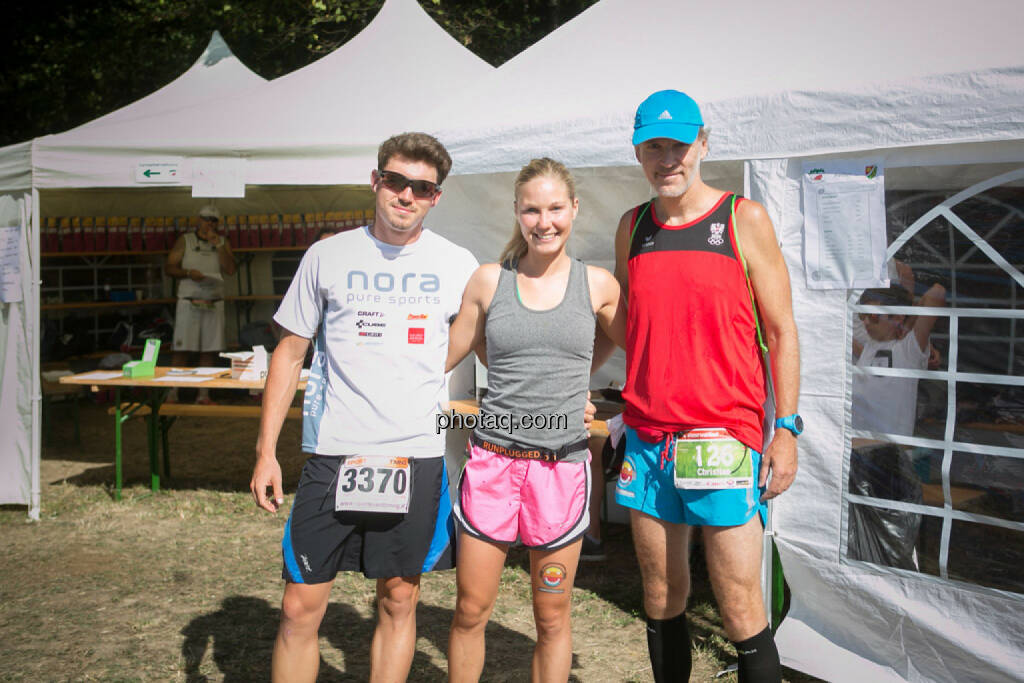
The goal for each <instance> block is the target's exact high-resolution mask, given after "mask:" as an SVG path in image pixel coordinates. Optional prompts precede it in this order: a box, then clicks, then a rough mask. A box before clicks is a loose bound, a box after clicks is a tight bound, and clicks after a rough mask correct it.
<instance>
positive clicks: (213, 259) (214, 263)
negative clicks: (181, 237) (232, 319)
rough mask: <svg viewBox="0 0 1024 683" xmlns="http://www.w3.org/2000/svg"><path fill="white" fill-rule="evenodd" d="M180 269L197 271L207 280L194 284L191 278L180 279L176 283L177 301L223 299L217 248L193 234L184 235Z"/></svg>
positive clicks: (222, 282) (222, 283)
mask: <svg viewBox="0 0 1024 683" xmlns="http://www.w3.org/2000/svg"><path fill="white" fill-rule="evenodd" d="M181 267H182V268H184V269H185V270H198V271H199V272H200V273H202V274H203V275H208V276H209V278H207V279H205V280H203V281H202V282H196V281H195V280H193V279H192V278H189V277H186V278H182V279H181V280H180V281H179V282H178V298H179V299H207V300H220V299H223V298H224V278H223V276H222V275H221V272H220V256H218V255H217V248H216V247H215V246H213V245H212V244H210V243H209V242H207V241H206V240H201V239H199V236H198V235H196V233H194V232H187V233H185V253H184V255H182V257H181Z"/></svg>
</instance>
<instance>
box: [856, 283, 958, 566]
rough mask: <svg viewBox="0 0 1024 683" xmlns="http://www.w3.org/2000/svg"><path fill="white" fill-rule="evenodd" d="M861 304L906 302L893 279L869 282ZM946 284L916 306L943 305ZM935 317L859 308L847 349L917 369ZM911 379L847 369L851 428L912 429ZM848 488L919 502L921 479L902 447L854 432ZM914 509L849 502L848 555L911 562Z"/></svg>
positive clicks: (908, 432) (870, 363)
mask: <svg viewBox="0 0 1024 683" xmlns="http://www.w3.org/2000/svg"><path fill="white" fill-rule="evenodd" d="M860 303H862V304H868V305H876V306H878V305H881V306H910V305H912V303H913V301H912V299H911V295H910V293H909V292H907V290H905V289H903V287H900V286H893V287H890V288H888V289H868V290H865V291H864V294H863V295H862V296H861V298H860ZM945 303H946V290H945V289H944V288H943V287H942V285H940V284H937V283H936V284H934V285H932V286H931V288H930V289H928V291H927V292H925V293H924V294H923V295H922V296H921V299H920V301H919V302H918V305H920V306H926V307H932V308H936V307H940V306H945ZM935 321H936V317H935V316H929V315H919V316H913V317H911V316H906V315H902V314H896V313H894V314H889V313H880V314H878V313H862V314H860V315H859V322H860V323H861V325H862V329H861V330H856V329H855V332H854V341H853V352H854V356H855V358H856V360H855V364H856V365H857V366H858V367H882V368H896V369H904V370H924V369H925V368H926V367H927V366H928V358H929V347H930V341H929V337H930V336H931V332H932V328H933V327H934V326H935ZM917 383H918V380H917V378H914V377H893V376H887V375H868V374H857V375H854V380H853V403H852V408H851V411H852V418H853V420H852V422H853V428H854V429H855V430H860V431H868V432H875V433H877V434H896V435H900V436H913V434H914V427H915V425H916V422H917ZM849 487H850V493H854V494H858V495H862V496H870V497H873V498H884V499H888V500H897V501H903V502H909V503H920V502H921V481H920V479H919V478H918V476H917V474H916V473H915V471H914V468H913V465H912V463H911V462H910V458H909V457H908V455H907V453H906V451H905V449H903V448H902V447H900V446H897V445H896V444H892V443H889V442H887V441H882V440H878V439H874V438H866V437H855V438H854V439H853V451H852V453H851V455H850V480H849ZM920 524H921V518H920V515H917V514H914V513H911V512H904V511H901V510H893V509H887V508H878V507H872V506H866V505H852V504H851V505H850V515H849V533H848V538H849V541H848V549H847V555H848V556H849V557H850V558H851V559H855V560H864V561H868V562H873V563H875V564H884V565H887V566H890V567H899V568H902V569H917V562H916V559H915V553H914V548H915V544H916V542H917V535H918V530H919V528H920Z"/></svg>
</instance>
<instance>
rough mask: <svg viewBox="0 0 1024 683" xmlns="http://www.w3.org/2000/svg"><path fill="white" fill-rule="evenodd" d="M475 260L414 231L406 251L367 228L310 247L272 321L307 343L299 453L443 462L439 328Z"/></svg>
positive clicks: (442, 333)
mask: <svg viewBox="0 0 1024 683" xmlns="http://www.w3.org/2000/svg"><path fill="white" fill-rule="evenodd" d="M477 265H478V264H477V260H476V258H474V257H473V255H472V254H471V253H470V252H469V250H467V249H463V248H462V247H460V246H457V245H455V244H453V243H452V242H449V241H448V240H446V239H445V238H443V237H441V236H440V235H437V234H436V233H433V232H431V231H429V230H427V229H424V230H423V232H422V233H421V234H420V237H419V239H417V240H416V241H415V242H413V243H412V244H408V245H406V246H395V245H391V244H386V243H384V242H381V241H379V240H377V239H375V238H374V237H373V236H372V235H371V234H370V230H369V228H368V227H363V228H359V229H356V230H350V231H348V232H344V233H341V234H339V235H335V236H333V237H330V238H327V239H325V240H321V241H319V242H316V243H314V244H313V245H312V246H310V247H309V249H308V250H307V251H306V254H305V256H303V258H302V262H301V263H300V264H299V268H298V271H297V272H296V273H295V278H294V279H293V280H292V283H291V285H290V286H289V287H288V292H287V293H286V294H285V295H284V299H283V300H282V301H281V306H280V307H279V308H278V310H277V313H276V314H275V315H274V320H276V321H277V323H278V324H280V325H281V326H282V327H284V328H285V329H286V330H288V331H290V332H292V333H294V334H297V335H299V336H301V337H306V338H307V339H313V364H312V368H311V369H310V373H309V380H308V382H307V385H306V393H305V397H304V399H303V406H302V450H303V451H305V452H307V453H317V454H319V455H354V454H359V455H388V456H404V457H410V458H427V457H440V456H442V455H444V447H445V439H444V433H443V432H442V433H440V434H438V433H436V432H437V429H436V415H437V413H438V411H439V410H440V408H441V406H442V405H443V403H444V402H445V401H447V396H446V395H445V393H446V387H445V378H444V364H445V358H446V356H447V353H448V327H449V324H450V322H449V321H450V320H452V319H454V316H455V314H457V313H458V311H459V305H460V303H461V301H462V292H463V290H464V289H465V287H466V282H468V280H469V277H470V275H472V274H473V271H474V270H475V269H476V267H477Z"/></svg>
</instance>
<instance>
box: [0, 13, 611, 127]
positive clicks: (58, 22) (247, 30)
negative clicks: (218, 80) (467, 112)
mask: <svg viewBox="0 0 1024 683" xmlns="http://www.w3.org/2000/svg"><path fill="white" fill-rule="evenodd" d="M419 2H420V4H421V6H422V7H423V8H424V9H425V10H426V11H427V13H428V14H429V15H430V16H431V17H433V18H434V20H435V21H437V22H438V23H439V24H440V25H441V26H443V27H444V28H445V29H446V30H447V31H448V32H449V33H450V34H451V35H452V36H454V37H455V38H456V39H457V40H458V41H459V42H461V43H462V44H463V45H465V46H466V47H468V48H469V49H470V50H472V51H474V52H475V53H476V54H477V55H479V56H480V57H481V58H483V59H484V60H485V61H487V62H489V63H491V64H493V65H495V66H498V65H500V64H502V63H503V62H505V61H507V60H508V59H510V58H511V57H513V56H514V55H516V54H518V53H519V52H521V51H522V50H523V49H525V48H526V47H528V46H529V45H531V44H532V43H534V42H536V41H537V40H539V39H540V38H541V37H543V36H544V35H546V34H547V33H548V32H550V31H551V30H553V29H554V28H557V27H558V26H559V25H560V24H562V23H564V22H565V21H568V20H569V19H571V18H573V17H574V16H576V15H577V14H579V12H581V11H582V10H584V9H586V8H587V7H588V6H590V5H592V4H593V3H594V2H596V0H419ZM382 4H383V2H382V0H344V1H343V0H214V1H207V0H37V1H36V2H30V1H29V0H14V2H13V6H11V5H9V6H8V10H7V21H6V22H5V23H4V24H3V26H0V40H2V41H3V42H2V44H3V49H4V52H5V55H4V58H3V70H2V71H0V97H2V101H3V102H4V109H3V122H4V123H3V126H2V128H0V145H6V144H11V143H15V142H20V141H23V140H28V139H31V138H33V137H38V136H40V135H46V134H48V133H57V132H60V131H63V130H67V129H69V128H73V127H74V126H77V125H80V124H82V123H86V122H87V121H90V120H92V119H94V118H96V117H98V116H101V115H103V114H105V113H107V112H110V111H113V110H114V109H117V108H119V107H123V106H125V105H126V104H130V103H131V102H134V101H135V100H137V99H139V98H140V97H143V96H145V95H147V94H149V93H151V92H153V91H154V90H156V89H157V88H160V87H162V86H163V85H165V84H167V83H169V82H170V81H172V80H174V79H175V78H176V77H178V76H179V75H180V74H181V73H182V72H184V71H185V70H186V69H188V67H189V66H191V65H192V63H193V62H194V61H195V60H196V59H197V58H198V57H199V55H200V54H201V53H202V50H203V49H204V48H205V47H206V44H207V42H208V41H209V39H210V36H211V35H212V33H213V31H214V30H215V29H216V30H219V31H220V32H221V34H222V35H223V36H224V39H225V40H226V41H227V43H228V45H229V46H230V47H231V50H232V51H233V52H234V53H235V55H236V56H237V57H238V58H239V59H240V60H241V61H242V62H243V63H244V64H246V65H247V66H248V67H249V68H250V69H252V70H253V71H255V72H256V73H258V74H260V75H261V76H263V77H265V78H276V77H277V76H280V75H283V74H285V73H289V72H291V71H294V70H296V69H298V68H301V67H303V66H305V65H306V64H309V63H310V62H312V61H314V60H315V59H317V58H319V57H322V56H323V55H325V54H327V53H329V52H331V51H333V50H334V49H336V48H337V47H338V46H340V45H342V44H343V43H345V42H346V41H347V40H349V39H350V38H351V37H352V36H354V35H355V34H357V33H358V32H359V31H360V30H362V29H363V27H365V26H366V24H368V23H369V22H370V20H371V19H373V17H374V15H376V13H377V11H378V10H379V9H380V6H381V5H382Z"/></svg>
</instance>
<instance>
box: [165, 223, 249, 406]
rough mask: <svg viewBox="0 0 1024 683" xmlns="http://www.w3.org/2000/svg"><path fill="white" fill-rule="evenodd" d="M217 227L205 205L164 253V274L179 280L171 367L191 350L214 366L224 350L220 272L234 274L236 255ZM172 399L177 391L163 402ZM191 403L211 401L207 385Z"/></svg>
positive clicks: (180, 363)
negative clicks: (193, 223) (194, 223)
mask: <svg viewBox="0 0 1024 683" xmlns="http://www.w3.org/2000/svg"><path fill="white" fill-rule="evenodd" d="M219 226H220V210H219V209H218V208H217V207H216V206H213V205H209V204H208V205H206V206H204V207H203V208H201V209H200V210H199V227H198V228H197V229H196V230H195V231H194V232H187V233H185V234H183V235H181V236H179V237H178V239H177V241H176V242H175V243H174V246H173V247H172V248H171V252H170V254H168V255H167V268H166V269H165V272H166V273H167V274H168V275H169V276H171V277H172V278H176V279H178V280H180V282H179V283H178V304H177V308H176V309H175V314H174V355H173V356H172V360H171V362H172V363H173V364H174V366H175V367H182V366H186V365H188V364H189V361H190V360H191V361H193V362H194V358H192V356H194V355H195V354H196V353H198V354H199V365H200V366H202V367H210V366H213V365H215V364H216V360H217V353H218V352H220V351H223V350H224V276H225V275H233V274H234V272H235V257H234V255H233V254H232V253H231V246H230V245H229V244H228V241H227V238H225V237H224V235H222V234H220V233H219V232H218V230H217V229H218V227H219ZM177 398H178V397H177V390H172V391H171V395H170V396H168V399H167V400H168V401H172V402H173V401H176V400H177ZM196 403H200V404H204V405H208V404H210V403H212V401H210V395H209V389H200V390H199V396H198V397H197V399H196Z"/></svg>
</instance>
